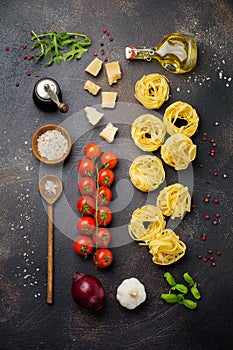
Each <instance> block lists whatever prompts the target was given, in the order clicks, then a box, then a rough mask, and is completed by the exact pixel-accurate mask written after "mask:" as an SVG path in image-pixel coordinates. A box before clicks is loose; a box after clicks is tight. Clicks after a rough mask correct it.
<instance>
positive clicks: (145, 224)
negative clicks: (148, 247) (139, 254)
mask: <svg viewBox="0 0 233 350" xmlns="http://www.w3.org/2000/svg"><path fill="white" fill-rule="evenodd" d="M165 225H166V222H165V220H164V217H163V214H162V212H161V211H160V210H159V209H158V208H157V207H156V206H154V205H144V206H143V207H141V208H138V209H136V210H135V211H134V212H133V214H132V218H131V221H130V225H129V226H128V229H129V234H130V236H131V237H132V238H133V239H134V240H136V241H144V242H145V244H148V242H149V241H151V240H152V239H154V238H155V236H156V234H157V233H159V232H162V231H163V230H164V228H165Z"/></svg>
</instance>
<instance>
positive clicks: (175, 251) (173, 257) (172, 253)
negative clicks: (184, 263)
mask: <svg viewBox="0 0 233 350" xmlns="http://www.w3.org/2000/svg"><path fill="white" fill-rule="evenodd" d="M149 249H150V254H152V255H153V258H152V260H153V262H154V263H155V264H158V265H170V264H173V263H174V262H176V261H177V260H179V259H180V258H182V256H184V254H185V251H186V245H185V244H184V242H182V241H181V240H180V239H179V236H177V235H176V234H175V232H174V231H172V230H170V229H166V230H164V231H163V232H160V233H157V234H156V237H155V239H152V240H151V241H150V242H149Z"/></svg>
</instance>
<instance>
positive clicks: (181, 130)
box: [163, 101, 199, 137]
mask: <svg viewBox="0 0 233 350" xmlns="http://www.w3.org/2000/svg"><path fill="white" fill-rule="evenodd" d="M198 122H199V117H198V115H197V112H196V110H195V109H194V108H193V107H192V106H190V105H189V104H188V103H186V102H181V101H176V102H174V103H172V104H171V105H170V106H169V107H168V108H167V109H166V110H165V113H164V117H163V123H164V125H165V127H166V130H167V132H168V134H169V135H173V134H183V135H186V136H189V137H191V136H192V135H193V134H194V133H195V132H196V130H197V127H198ZM179 123H180V124H181V125H180V126H179ZM182 124H183V125H182Z"/></svg>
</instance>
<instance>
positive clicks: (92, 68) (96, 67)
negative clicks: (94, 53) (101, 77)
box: [85, 57, 102, 77]
mask: <svg viewBox="0 0 233 350" xmlns="http://www.w3.org/2000/svg"><path fill="white" fill-rule="evenodd" d="M101 68H102V61H101V60H100V59H99V58H98V57H96V58H94V60H93V61H92V62H91V63H90V64H89V65H88V66H87V68H86V69H85V72H87V73H89V74H91V75H94V76H95V77H96V76H97V75H98V74H99V72H100V70H101Z"/></svg>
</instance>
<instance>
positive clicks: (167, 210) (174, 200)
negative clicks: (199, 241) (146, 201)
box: [157, 183, 191, 219]
mask: <svg viewBox="0 0 233 350" xmlns="http://www.w3.org/2000/svg"><path fill="white" fill-rule="evenodd" d="M157 206H158V208H159V209H160V210H161V212H162V213H163V215H165V216H171V218H172V219H175V218H177V217H183V215H184V214H185V213H186V212H189V211H190V208H191V196H190V194H189V191H188V187H187V186H183V185H181V184H179V183H175V184H173V185H170V186H167V187H164V188H163V189H162V190H161V191H160V193H159V195H158V197H157Z"/></svg>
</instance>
